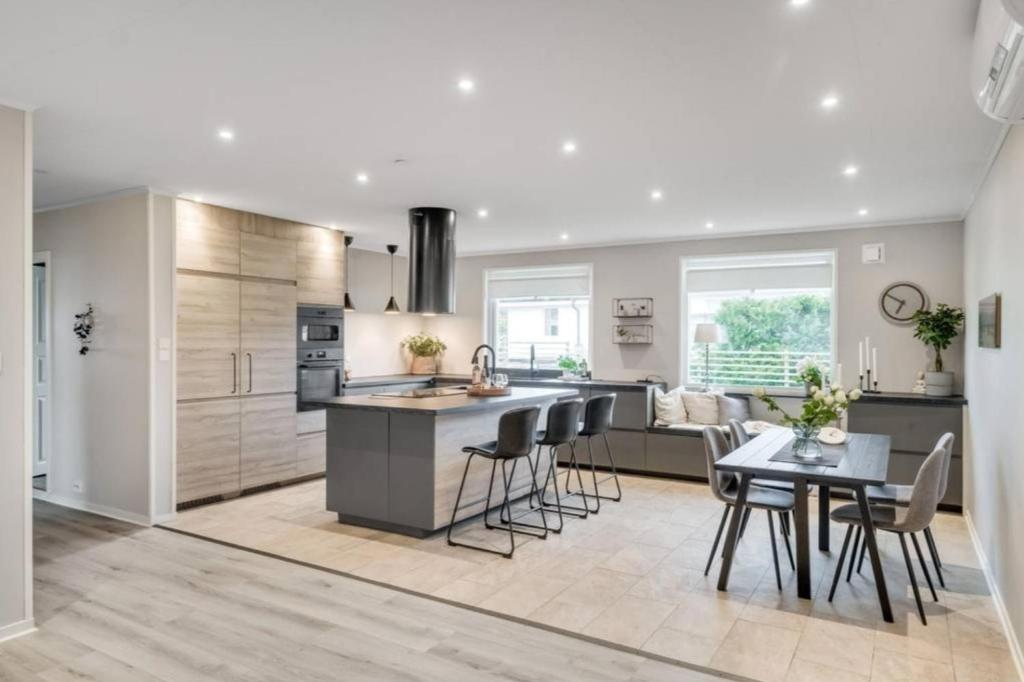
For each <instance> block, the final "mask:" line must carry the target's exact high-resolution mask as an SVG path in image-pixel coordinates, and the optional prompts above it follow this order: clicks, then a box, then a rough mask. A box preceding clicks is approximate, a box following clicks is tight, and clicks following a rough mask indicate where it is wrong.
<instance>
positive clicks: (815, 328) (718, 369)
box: [682, 251, 835, 388]
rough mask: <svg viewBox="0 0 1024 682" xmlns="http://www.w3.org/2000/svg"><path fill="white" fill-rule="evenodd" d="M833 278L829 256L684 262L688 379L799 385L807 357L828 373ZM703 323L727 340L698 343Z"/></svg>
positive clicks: (831, 350) (790, 255)
mask: <svg viewBox="0 0 1024 682" xmlns="http://www.w3.org/2000/svg"><path fill="white" fill-rule="evenodd" d="M834 274H835V255H834V253H833V252H831V251H824V252H800V253H782V254H764V255H752V256H721V257H708V258H692V259H688V260H685V261H684V262H683V284H684V291H685V296H684V297H683V301H684V305H685V314H684V316H683V319H684V320H685V328H684V329H682V333H683V334H684V335H685V338H686V339H687V341H686V343H685V344H684V355H685V357H684V366H685V367H686V368H687V369H686V372H685V376H686V377H687V382H688V383H692V384H701V385H703V384H704V383H705V381H707V383H709V384H711V385H713V386H736V387H740V386H765V387H769V388H771V387H774V388H796V387H798V386H801V385H802V384H801V382H800V380H799V379H798V378H797V373H798V370H797V365H798V364H799V363H800V361H801V360H803V359H804V358H808V357H809V358H811V359H812V360H814V361H815V362H816V363H817V364H818V365H819V366H820V367H821V368H822V370H823V371H824V372H825V373H826V374H829V373H831V368H832V366H833V354H834V345H833V344H834V327H835V318H834V311H835V289H834V286H833V280H834ZM700 323H714V324H717V325H718V326H719V328H720V329H721V330H722V331H723V332H724V335H725V339H724V342H722V343H717V344H708V345H705V344H702V343H695V342H694V335H695V333H696V328H697V325H698V324H700ZM706 377H707V379H706Z"/></svg>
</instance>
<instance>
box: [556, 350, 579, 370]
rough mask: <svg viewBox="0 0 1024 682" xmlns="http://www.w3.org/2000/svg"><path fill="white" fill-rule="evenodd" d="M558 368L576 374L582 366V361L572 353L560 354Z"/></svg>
mask: <svg viewBox="0 0 1024 682" xmlns="http://www.w3.org/2000/svg"><path fill="white" fill-rule="evenodd" d="M558 368H559V369H563V370H565V371H566V372H569V373H570V374H575V373H576V372H577V371H578V370H579V368H580V363H579V361H578V360H577V359H576V358H574V357H573V356H571V355H559V356H558Z"/></svg>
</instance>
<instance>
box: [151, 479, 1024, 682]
mask: <svg viewBox="0 0 1024 682" xmlns="http://www.w3.org/2000/svg"><path fill="white" fill-rule="evenodd" d="M623 490H624V501H623V502H622V503H619V504H614V503H610V502H606V503H604V504H603V505H602V507H601V513H600V514H599V515H592V516H591V517H590V518H588V519H585V520H573V521H569V522H567V525H566V528H565V531H564V532H563V533H562V534H561V535H556V536H551V537H549V538H548V539H547V540H543V541H541V540H528V541H524V542H523V543H522V545H521V546H520V547H519V549H517V551H516V554H515V557H514V558H513V559H512V560H506V559H502V558H500V557H495V556H493V555H488V554H483V553H480V552H474V551H472V550H467V549H462V548H457V547H449V546H448V545H447V544H446V542H445V539H444V535H443V534H438V535H434V536H432V537H429V538H426V539H415V538H409V537H405V536H401V535H395V534H392V533H385V532H381V531H373V530H368V529H364V528H358V527H355V526H347V525H343V524H339V523H338V522H337V520H336V518H335V517H334V515H333V514H331V513H329V512H326V511H324V508H325V507H324V482H323V481H322V480H317V481H310V482H307V483H303V484H299V485H296V486H292V487H289V488H283V489H279V490H275V491H271V492H267V493H261V494H259V495H254V496H251V497H246V498H240V499H236V500H232V501H230V502H225V503H222V504H216V505H210V506H207V507H202V508H198V509H193V510H189V511H187V512H184V513H182V514H179V516H178V519H177V520H176V521H175V522H173V523H172V524H170V525H172V526H173V527H175V528H177V529H179V530H182V531H187V532H191V533H196V534H198V535H201V536H204V537H209V538H213V539H217V540H218V541H222V542H229V543H233V544H236V545H239V546H244V547H249V548H253V549H255V550H257V551H262V552H268V553H272V554H274V555H279V556H282V557H285V558H288V559H290V560H293V561H302V562H308V563H310V564H316V565H319V566H323V567H324V568H326V569H329V570H333V571H340V572H342V573H345V574H350V575H355V576H359V577H362V578H365V579H367V580H371V581H375V582H378V583H382V584H386V585H392V586H395V587H398V588H401V589H405V590H410V591H413V592H416V593H422V594H426V595H432V596H434V597H437V598H440V599H445V600H449V601H451V602H455V603H460V604H465V605H467V606H469V607H472V608H474V609H479V610H483V611H486V612H492V613H497V614H504V615H506V616H508V617H511V618H517V619H521V620H523V621H526V622H534V623H537V624H539V625H542V626H544V627H549V628H555V629H557V630H559V631H562V632H567V633H573V634H576V635H577V636H581V637H587V638H591V639H596V640H601V641H605V642H608V643H609V644H612V645H615V646H618V647H622V648H625V649H627V650H629V651H636V652H642V653H647V654H652V655H657V656H661V657H665V658H669V659H673V660H678V661H680V662H683V663H687V664H691V665H694V666H700V667H702V668H704V669H708V668H710V669H713V670H716V671H720V672H724V673H731V674H735V675H741V676H745V677H749V678H755V679H759V680H766V681H772V682H775V681H782V680H790V681H792V680H807V679H817V680H820V679H842V680H859V681H861V682H865V681H867V680H873V681H875V682H884V681H888V680H901V679H921V678H930V679H931V680H932V682H940V681H945V680H957V681H958V682H973V681H975V680H1015V679H1017V677H1016V672H1015V669H1014V666H1013V662H1012V658H1011V656H1010V653H1009V648H1008V644H1007V640H1006V637H1005V634H1004V632H1003V630H1002V628H1001V625H1000V622H999V618H998V615H997V613H996V609H995V606H994V603H993V601H992V599H991V596H990V595H989V593H988V588H987V586H986V583H985V579H984V575H983V574H982V572H981V570H980V569H979V565H978V559H977V557H976V556H975V554H974V550H973V546H972V544H971V541H970V537H969V534H968V531H967V528H966V524H965V523H964V520H963V518H962V517H960V516H958V515H954V514H941V515H939V516H938V517H937V518H936V520H935V522H934V524H933V527H934V529H935V533H936V537H937V541H938V544H939V547H940V551H941V552H942V556H943V561H944V563H945V570H946V573H945V575H946V584H947V586H948V589H946V590H941V589H940V590H939V592H938V595H939V601H938V602H933V601H931V600H930V595H929V594H928V592H927V587H925V586H924V585H923V581H922V591H923V593H924V594H925V597H926V599H927V601H926V606H925V608H926V610H927V613H928V625H927V627H925V626H922V625H921V623H920V621H919V620H918V617H917V613H916V609H915V606H914V602H913V599H912V594H911V591H910V586H909V582H908V580H907V576H906V568H905V566H904V564H903V559H902V554H901V552H900V549H899V543H898V542H897V540H896V538H895V536H893V535H891V534H887V533H883V534H881V536H880V540H879V542H880V546H881V548H882V552H883V556H884V566H885V572H886V578H887V583H888V586H889V591H890V594H891V595H892V599H893V610H894V613H895V618H896V622H895V623H893V624H888V623H884V622H883V621H882V620H881V615H880V611H879V607H878V602H877V599H876V596H875V590H874V586H873V584H872V579H871V571H870V569H867V570H865V571H864V573H863V574H862V575H860V576H857V575H856V574H855V575H854V577H853V579H852V581H851V582H849V583H847V582H845V581H844V582H841V583H840V586H839V589H838V591H837V593H836V598H835V601H833V602H828V601H827V592H828V586H829V584H830V579H831V576H832V571H833V568H834V566H835V563H834V562H835V561H836V557H837V555H838V549H839V546H840V545H841V544H842V533H843V532H844V531H845V527H840V526H838V525H835V524H833V525H832V538H833V549H834V551H833V552H832V554H828V553H823V552H818V551H817V549H816V548H815V549H814V550H813V551H812V568H813V585H814V598H813V599H811V600H804V599H799V598H797V596H796V585H795V582H796V581H795V576H794V574H793V572H792V571H791V570H790V568H789V566H788V563H787V562H786V561H785V559H784V558H783V559H782V561H783V568H782V580H783V589H782V591H781V592H780V591H779V590H778V589H777V588H776V584H775V574H774V570H773V569H772V564H771V549H770V547H771V545H770V543H769V539H768V532H767V522H766V520H765V515H764V514H763V513H761V512H758V513H756V514H754V515H753V516H752V517H751V522H750V526H749V528H748V529H747V533H746V535H745V537H744V539H743V540H742V542H741V543H740V545H739V548H738V550H737V559H736V564H735V565H734V567H733V571H732V578H731V581H730V590H729V592H728V593H721V592H718V591H717V590H716V586H715V582H716V579H717V572H718V568H717V564H716V565H715V567H713V569H712V571H711V575H710V576H708V577H705V576H704V575H703V569H704V562H705V561H706V558H707V555H708V551H709V549H710V546H711V541H712V539H713V538H714V533H715V529H716V527H717V524H718V520H719V518H720V516H721V513H722V506H721V503H719V502H717V501H715V500H714V499H713V498H712V497H711V495H710V493H709V491H708V488H707V486H706V485H705V484H696V483H688V482H683V481H672V480H665V479H655V478H643V477H634V476H625V477H623ZM841 503H842V502H840V501H834V502H833V504H841ZM812 506H813V508H815V509H816V508H817V504H816V503H815V504H814V505H812ZM815 516H816V515H815ZM816 527H817V526H816V519H812V522H811V529H812V532H811V537H812V538H817V532H816ZM458 532H460V533H468V534H469V535H470V536H472V537H474V538H475V539H476V540H477V541H483V542H486V541H491V542H494V543H496V544H497V543H501V542H506V541H507V536H505V535H503V534H500V533H494V532H489V531H484V530H482V527H481V525H480V523H479V520H477V521H476V522H473V523H463V524H460V527H459V531H458ZM780 551H782V550H781V548H780ZM783 556H784V555H783ZM919 577H920V574H919Z"/></svg>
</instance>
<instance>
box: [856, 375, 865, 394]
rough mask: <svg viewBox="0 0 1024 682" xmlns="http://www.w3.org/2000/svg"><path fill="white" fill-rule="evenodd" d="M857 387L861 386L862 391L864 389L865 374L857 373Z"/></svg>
mask: <svg viewBox="0 0 1024 682" xmlns="http://www.w3.org/2000/svg"><path fill="white" fill-rule="evenodd" d="M857 388H859V389H860V390H861V391H863V390H864V375H863V374H858V375H857Z"/></svg>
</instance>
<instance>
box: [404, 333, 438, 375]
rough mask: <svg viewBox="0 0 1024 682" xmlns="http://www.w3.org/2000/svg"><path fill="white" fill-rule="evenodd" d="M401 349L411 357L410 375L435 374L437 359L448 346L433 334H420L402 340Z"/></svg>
mask: <svg viewBox="0 0 1024 682" xmlns="http://www.w3.org/2000/svg"><path fill="white" fill-rule="evenodd" d="M402 348H405V349H406V350H407V351H409V354H410V355H412V363H411V365H410V367H409V373H410V374H437V359H438V358H439V357H440V356H441V355H442V354H443V353H444V352H445V350H447V349H448V346H446V345H445V343H444V341H442V340H441V339H439V338H438V337H436V336H434V335H433V334H427V333H426V332H420V333H419V334H412V335H410V336H407V337H405V338H404V339H402Z"/></svg>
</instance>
